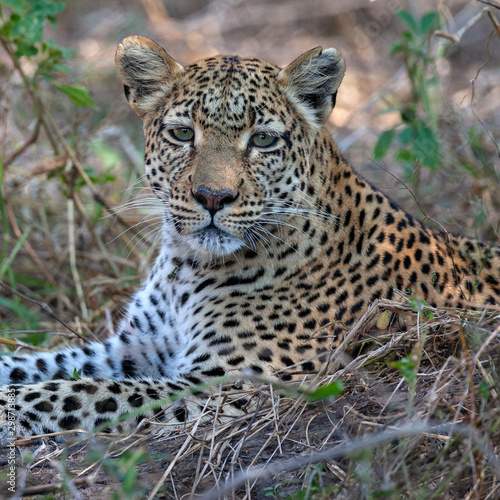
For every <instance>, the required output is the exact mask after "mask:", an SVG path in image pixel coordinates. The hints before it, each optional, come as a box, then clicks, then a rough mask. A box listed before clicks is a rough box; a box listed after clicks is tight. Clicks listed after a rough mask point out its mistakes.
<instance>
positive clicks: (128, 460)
mask: <svg viewBox="0 0 500 500" xmlns="http://www.w3.org/2000/svg"><path fill="white" fill-rule="evenodd" d="M90 458H91V460H95V461H99V462H100V463H101V464H102V466H103V467H104V469H106V470H107V471H108V472H109V473H110V474H111V475H112V476H113V477H114V478H116V479H117V480H118V482H119V484H120V488H119V490H118V491H117V492H115V493H113V495H112V496H111V498H112V499H113V500H123V499H127V500H133V499H139V498H144V493H145V491H144V490H143V489H142V488H140V487H139V486H138V485H137V475H138V471H137V467H138V465H140V464H141V463H144V462H146V461H147V460H149V459H150V455H149V454H148V453H146V452H145V451H143V450H141V449H139V450H135V451H132V450H127V451H125V452H124V453H123V454H122V455H121V456H120V457H119V458H118V459H111V458H102V457H101V450H93V451H92V453H91V457H90Z"/></svg>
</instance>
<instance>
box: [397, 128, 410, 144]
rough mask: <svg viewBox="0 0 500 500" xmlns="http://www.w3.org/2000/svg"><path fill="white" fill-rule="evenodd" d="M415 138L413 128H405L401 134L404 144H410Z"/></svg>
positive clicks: (400, 137) (400, 138)
mask: <svg viewBox="0 0 500 500" xmlns="http://www.w3.org/2000/svg"><path fill="white" fill-rule="evenodd" d="M412 137H413V129H412V128H411V127H405V128H404V129H403V130H401V132H400V133H399V140H400V141H401V142H402V143H403V144H408V143H409V142H410V141H411V139H412Z"/></svg>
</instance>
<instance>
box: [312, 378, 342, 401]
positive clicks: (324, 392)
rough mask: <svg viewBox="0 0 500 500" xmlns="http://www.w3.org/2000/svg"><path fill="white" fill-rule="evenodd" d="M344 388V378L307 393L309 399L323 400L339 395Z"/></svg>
mask: <svg viewBox="0 0 500 500" xmlns="http://www.w3.org/2000/svg"><path fill="white" fill-rule="evenodd" d="M343 390H344V384H343V382H342V380H336V381H335V382H332V383H331V384H326V385H323V386H321V387H318V388H317V389H316V390H315V391H313V392H311V393H309V394H307V400H308V401H311V402H313V401H322V400H324V399H330V398H334V397H337V396H339V395H340V394H342V391H343Z"/></svg>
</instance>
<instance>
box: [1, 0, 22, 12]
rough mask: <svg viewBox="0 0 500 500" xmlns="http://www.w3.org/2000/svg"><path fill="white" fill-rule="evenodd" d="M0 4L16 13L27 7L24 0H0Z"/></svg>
mask: <svg viewBox="0 0 500 500" xmlns="http://www.w3.org/2000/svg"><path fill="white" fill-rule="evenodd" d="M0 4H1V5H5V7H8V8H9V9H10V10H11V11H12V12H15V13H16V14H23V13H24V12H26V10H27V7H28V3H27V2H26V1H25V0H2V1H1V2H0Z"/></svg>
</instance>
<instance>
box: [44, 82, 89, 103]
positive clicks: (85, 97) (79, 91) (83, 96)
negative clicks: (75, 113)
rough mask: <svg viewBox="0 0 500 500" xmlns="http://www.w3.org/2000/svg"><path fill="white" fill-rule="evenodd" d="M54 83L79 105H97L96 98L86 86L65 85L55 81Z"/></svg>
mask: <svg viewBox="0 0 500 500" xmlns="http://www.w3.org/2000/svg"><path fill="white" fill-rule="evenodd" d="M53 83H54V85H55V86H56V87H57V88H58V89H59V90H60V91H61V92H63V93H64V94H66V95H67V96H68V97H69V98H70V99H71V100H72V101H73V102H74V103H75V104H76V105H77V106H92V107H94V108H95V107H96V105H95V102H94V99H92V97H90V94H89V91H88V89H87V88H86V87H81V86H78V85H63V84H62V83H59V82H53Z"/></svg>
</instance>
